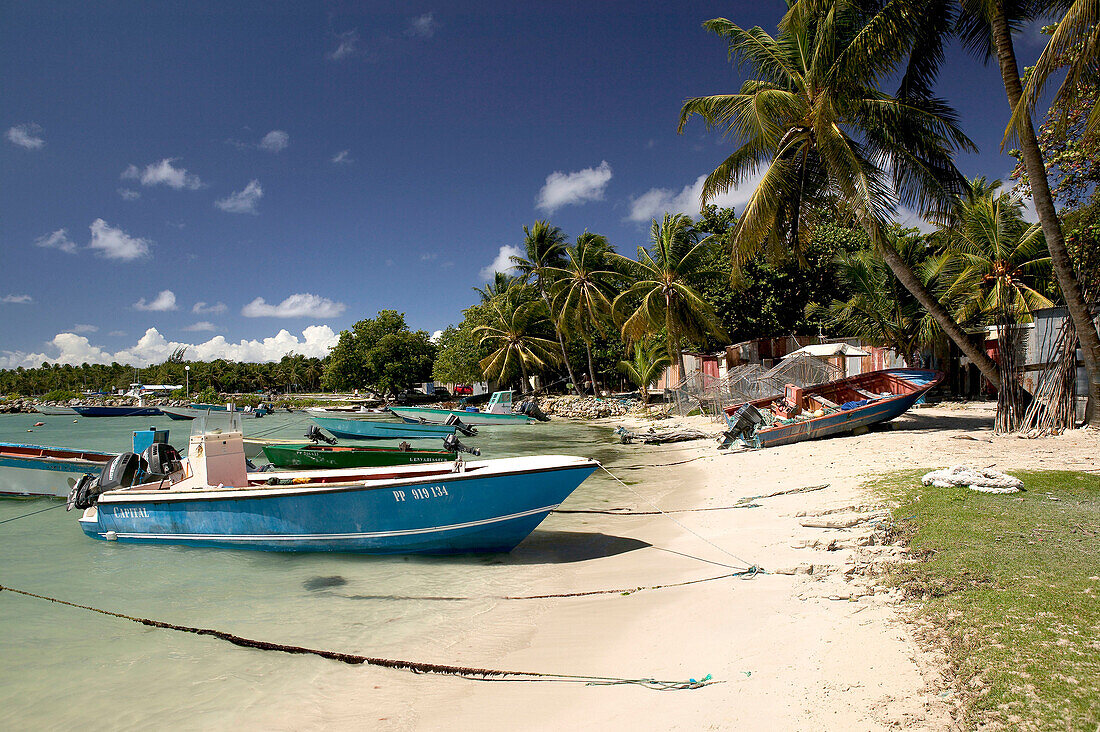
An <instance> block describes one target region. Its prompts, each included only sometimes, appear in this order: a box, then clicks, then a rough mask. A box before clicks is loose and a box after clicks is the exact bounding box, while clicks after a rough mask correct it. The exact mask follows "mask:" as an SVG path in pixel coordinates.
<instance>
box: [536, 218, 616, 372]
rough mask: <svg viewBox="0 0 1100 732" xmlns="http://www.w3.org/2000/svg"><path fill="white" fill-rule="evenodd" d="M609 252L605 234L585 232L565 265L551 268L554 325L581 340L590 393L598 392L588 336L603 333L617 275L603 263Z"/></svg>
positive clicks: (609, 248)
mask: <svg viewBox="0 0 1100 732" xmlns="http://www.w3.org/2000/svg"><path fill="white" fill-rule="evenodd" d="M610 253H611V245H610V244H609V243H608V241H607V239H606V238H605V237H603V236H600V235H599V234H592V233H589V232H587V231H586V232H584V233H583V234H581V235H580V236H578V237H577V241H576V243H575V244H574V245H573V246H571V247H568V248H567V249H566V256H567V258H568V261H567V262H566V264H565V265H564V266H563V267H558V268H553V269H552V270H551V271H552V272H553V275H554V284H553V285H552V286H551V288H550V293H551V295H552V296H553V299H552V300H551V302H552V304H553V306H554V312H555V313H557V315H558V328H559V329H560V330H561V332H562V333H566V334H570V333H575V334H578V335H579V336H580V337H581V339H582V340H583V341H584V348H585V353H586V355H587V356H588V376H589V378H591V379H592V393H593V394H599V393H600V385H599V380H598V378H597V376H596V368H595V366H594V365H593V363H592V337H593V335H594V334H595V333H597V332H598V333H599V334H600V335H603V334H605V333H606V332H607V327H606V326H607V323H608V321H609V320H610V319H611V299H610V298H609V297H608V293H609V292H610V289H611V283H612V281H613V280H614V279H615V278H616V277H617V273H615V272H614V271H612V270H610V269H608V268H607V265H606V262H607V259H608V255H609V254H610Z"/></svg>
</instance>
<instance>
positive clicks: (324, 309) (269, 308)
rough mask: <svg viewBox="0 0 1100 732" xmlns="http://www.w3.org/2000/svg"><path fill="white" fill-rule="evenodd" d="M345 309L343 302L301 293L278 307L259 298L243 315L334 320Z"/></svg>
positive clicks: (251, 303)
mask: <svg viewBox="0 0 1100 732" xmlns="http://www.w3.org/2000/svg"><path fill="white" fill-rule="evenodd" d="M345 309H347V306H346V305H344V303H342V302H333V301H332V300H329V299H328V298H327V297H321V296H320V295H311V294H309V293H307V292H299V293H297V294H294V295H291V296H290V297H288V298H287V299H285V300H283V301H282V302H281V303H279V304H278V305H268V304H267V302H266V301H265V300H264V299H263V298H262V297H257V298H256V299H255V300H253V301H252V302H250V303H248V304H247V305H245V306H244V308H242V309H241V315H243V316H244V317H246V318H334V317H336V316H337V315H340V314H341V313H343V312H344V310H345Z"/></svg>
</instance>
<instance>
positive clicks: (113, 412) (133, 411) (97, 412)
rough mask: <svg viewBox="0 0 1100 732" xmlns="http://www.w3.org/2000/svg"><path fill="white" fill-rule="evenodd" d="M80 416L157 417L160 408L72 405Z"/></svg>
mask: <svg viewBox="0 0 1100 732" xmlns="http://www.w3.org/2000/svg"><path fill="white" fill-rule="evenodd" d="M73 409H74V410H76V413H77V414H79V415H80V416H81V417H157V416H160V409H159V408H157V407H99V406H81V407H73Z"/></svg>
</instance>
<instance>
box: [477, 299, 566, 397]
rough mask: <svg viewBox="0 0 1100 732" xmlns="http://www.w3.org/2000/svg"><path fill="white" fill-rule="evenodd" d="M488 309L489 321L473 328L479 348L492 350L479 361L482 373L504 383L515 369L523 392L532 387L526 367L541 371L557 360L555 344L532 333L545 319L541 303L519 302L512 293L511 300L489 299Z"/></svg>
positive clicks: (533, 301)
mask: <svg viewBox="0 0 1100 732" xmlns="http://www.w3.org/2000/svg"><path fill="white" fill-rule="evenodd" d="M488 306H489V309H490V311H491V314H492V320H491V322H490V323H488V324H486V325H479V326H477V327H476V328H474V333H475V334H477V335H478V336H479V341H478V345H485V346H489V347H490V348H493V349H494V350H493V352H492V353H490V354H489V355H488V356H486V357H485V358H483V359H482V360H481V362H480V366H481V371H482V373H483V374H484V375H485V376H486V378H490V379H497V380H499V381H503V380H504V379H506V378H508V376H509V374H514V373H515V369H516V368H517V366H518V368H519V370H520V375H521V376H522V378H523V391H524V392H526V391H527V390H528V389H530V388H531V382H530V381H528V379H527V367H528V366H532V367H534V368H536V369H543V368H545V367H546V366H547V365H548V364H551V363H554V362H556V361H557V359H558V348H557V345H558V344H556V343H554V341H551V340H548V339H546V338H541V337H539V336H538V335H536V334H535V333H536V330H535V329H536V326H537V324H538V322H539V321H540V320H543V319H545V317H546V312H545V306H544V305H543V303H542V301H541V300H528V301H527V302H522V298H520V297H519V296H518V293H515V292H514V291H513V295H512V296H510V297H509V296H505V297H501V298H494V299H493V300H490V301H489V303H488Z"/></svg>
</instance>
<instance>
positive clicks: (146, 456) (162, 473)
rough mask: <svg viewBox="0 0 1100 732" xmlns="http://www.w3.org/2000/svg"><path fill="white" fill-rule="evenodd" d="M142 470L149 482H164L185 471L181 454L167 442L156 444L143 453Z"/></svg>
mask: <svg viewBox="0 0 1100 732" xmlns="http://www.w3.org/2000/svg"><path fill="white" fill-rule="evenodd" d="M141 469H142V470H143V471H145V478H146V480H147V481H152V480H164V479H165V478H167V477H168V476H169V475H171V474H172V473H175V472H178V471H180V470H182V469H183V463H182V462H181V461H180V454H179V453H178V452H176V448H174V447H172V446H171V445H169V444H168V443H166V442H154V443H153V444H152V445H150V446H149V447H147V448H145V451H144V452H143V453H141Z"/></svg>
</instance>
